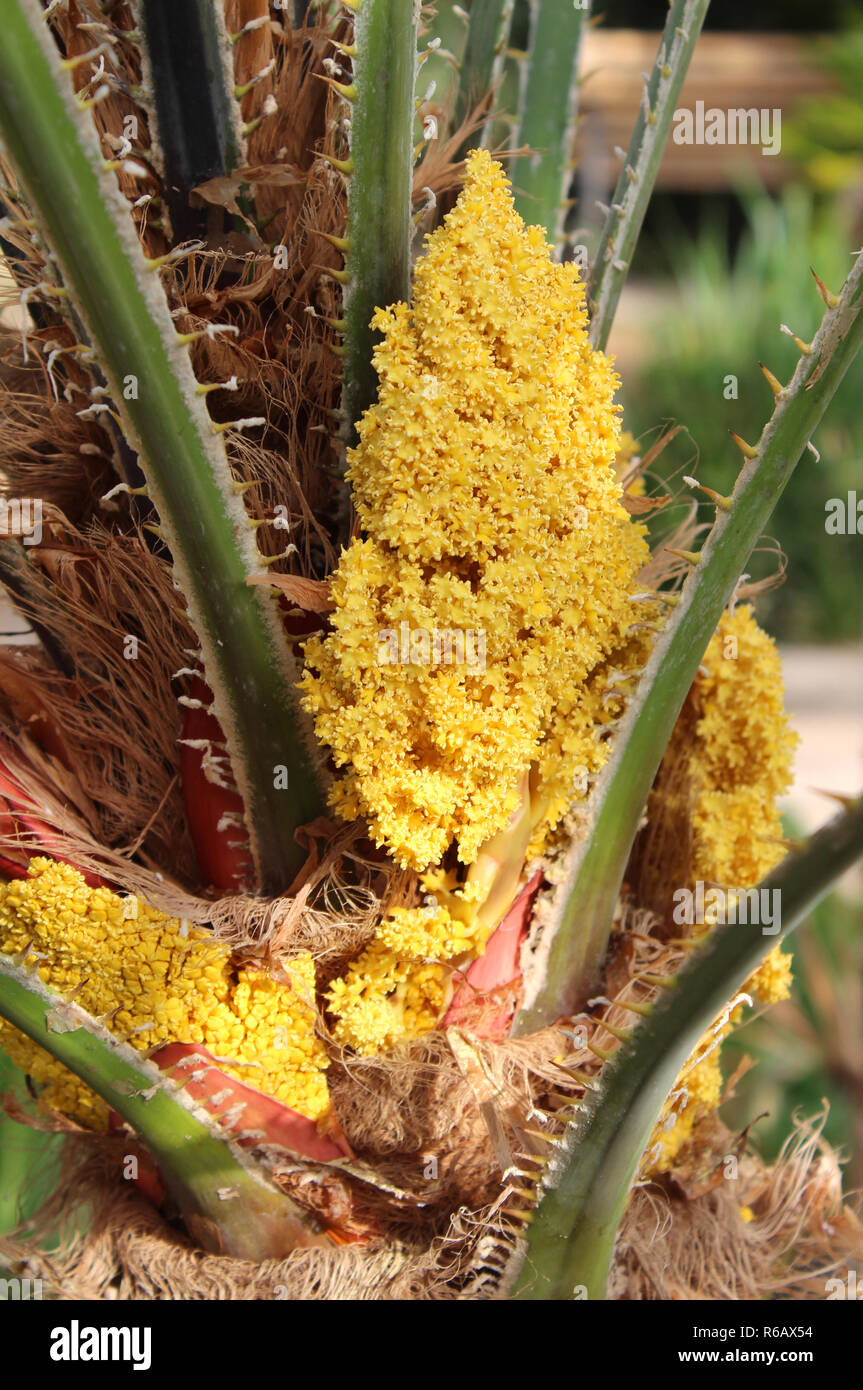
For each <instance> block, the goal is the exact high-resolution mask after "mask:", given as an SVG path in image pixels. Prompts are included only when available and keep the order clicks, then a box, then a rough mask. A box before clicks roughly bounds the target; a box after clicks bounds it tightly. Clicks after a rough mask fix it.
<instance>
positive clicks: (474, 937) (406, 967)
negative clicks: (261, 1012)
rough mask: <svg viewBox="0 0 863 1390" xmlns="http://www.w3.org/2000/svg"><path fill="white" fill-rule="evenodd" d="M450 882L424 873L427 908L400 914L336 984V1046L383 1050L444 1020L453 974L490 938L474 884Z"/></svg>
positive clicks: (330, 1002)
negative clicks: (481, 920)
mask: <svg viewBox="0 0 863 1390" xmlns="http://www.w3.org/2000/svg"><path fill="white" fill-rule="evenodd" d="M450 882H451V879H450V876H449V875H446V874H444V873H442V872H441V871H430V872H429V873H427V874H425V875H423V887H424V888H425V889H426V890H427V898H428V902H427V904H426V905H425V906H423V907H414V908H405V907H396V908H393V909H392V911H391V912H390V914H389V916H387V917H386V918H385V919H384V920H383V922H382V923H381V924H380V926H379V927H378V929H377V932H376V935H375V939H374V941H372V942H371V943H370V945H368V946H367V947H366V949H365V950H364V951H363V952H362V954H361V955H360V956H358V957H357V959H356V960H355V961H352V962H351V965H350V966H349V968H348V971H347V973H346V975H345V976H344V977H343V978H341V979H336V980H334V981H333V983H332V985H331V986H330V990H329V993H328V995H327V1006H328V1008H329V1009H330V1011H331V1012H332V1013H333V1014H335V1016H336V1019H337V1022H336V1025H335V1028H334V1030H333V1035H334V1037H335V1038H336V1041H337V1042H340V1043H342V1044H344V1045H347V1046H350V1047H353V1048H355V1049H356V1050H357V1051H358V1052H362V1053H370V1052H379V1051H381V1050H383V1049H384V1048H387V1047H392V1046H393V1044H394V1043H396V1042H402V1041H406V1040H408V1039H410V1038H417V1037H420V1036H421V1035H422V1034H423V1033H427V1032H429V1031H430V1030H431V1029H432V1028H434V1026H435V1024H436V1023H437V1022H438V1021H439V1019H440V1016H441V1014H442V1012H443V1010H444V1008H445V1006H446V1004H447V1002H448V999H449V996H450V994H451V988H450V987H451V983H452V979H453V973H454V969H455V968H456V967H457V966H461V965H464V964H466V963H467V962H468V961H469V960H473V959H475V957H476V956H478V955H479V954H480V953H481V951H482V949H483V947H484V946H485V943H486V939H487V937H488V934H489V927H488V926H481V925H480V924H479V923H478V922H477V920H476V913H475V911H474V910H473V909H474V907H475V902H474V899H475V897H476V894H475V893H473V892H472V888H473V887H474V885H472V884H466V885H464V887H461V888H459V887H456V886H455V885H452V886H451V887H448V886H447V885H448V884H450ZM435 890H436V891H435ZM480 891H481V890H480Z"/></svg>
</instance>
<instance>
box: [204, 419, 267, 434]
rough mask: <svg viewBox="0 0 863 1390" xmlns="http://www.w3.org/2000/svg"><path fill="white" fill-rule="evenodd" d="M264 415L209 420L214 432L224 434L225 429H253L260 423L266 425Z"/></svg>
mask: <svg viewBox="0 0 863 1390" xmlns="http://www.w3.org/2000/svg"><path fill="white" fill-rule="evenodd" d="M266 423H267V417H266V416H265V415H249V416H247V417H246V419H245V420H211V421H210V426H211V428H212V430H213V433H214V434H224V433H225V431H226V430H253V429H258V428H259V427H260V426H261V425H266Z"/></svg>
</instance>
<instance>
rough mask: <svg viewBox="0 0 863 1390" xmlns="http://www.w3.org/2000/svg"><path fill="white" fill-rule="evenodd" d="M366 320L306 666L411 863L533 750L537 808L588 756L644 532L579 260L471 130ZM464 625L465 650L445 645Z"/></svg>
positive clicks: (506, 795) (336, 743) (500, 787)
mask: <svg viewBox="0 0 863 1390" xmlns="http://www.w3.org/2000/svg"><path fill="white" fill-rule="evenodd" d="M374 321H375V325H376V327H377V328H379V329H380V330H381V333H382V335H383V341H382V342H381V344H380V346H379V347H378V349H377V351H376V354H375V365H376V367H377V371H378V374H379V377H380V391H379V397H378V402H377V404H376V405H374V406H372V407H371V409H370V410H368V411H367V412H366V414H365V416H364V418H363V420H362V422H361V424H360V427H359V435H360V440H359V444H358V446H357V447H356V448H355V449H354V450H352V451H351V455H350V469H349V476H350V479H351V482H352V485H353V490H354V500H355V504H356V508H357V512H358V514H359V518H360V521H361V525H362V528H363V532H364V538H363V539H357V540H354V541H353V542H352V544H351V545H350V547H349V548H348V549H347V550H346V551H345V552H344V553H343V555H342V558H341V561H340V564H339V567H338V571H337V573H336V575H335V576H334V579H333V583H332V597H333V600H334V603H335V612H334V614H333V619H332V631H331V633H330V634H329V635H328V636H326V637H324V638H317V637H315V638H312V639H310V640H309V641H308V642H307V644H306V666H307V669H306V674H305V676H304V679H303V683H302V686H303V690H304V700H305V704H306V707H307V708H308V710H309V711H310V712H312V713H313V714H314V716H315V724H316V731H317V735H318V737H319V738H320V739H321V741H322V742H323V743H325V744H328V745H329V747H330V748H331V749H332V752H333V756H334V758H335V761H336V763H337V765H338V766H340V767H342V768H344V769H345V773H344V776H343V777H342V778H341V779H340V780H339V781H338V783H337V785H336V788H335V791H334V795H333V804H334V806H335V807H336V808H337V809H338V810H339V811H340V812H341V813H342V814H343V815H344V816H346V817H348V818H352V817H355V816H360V815H361V816H364V817H366V818H367V820H368V822H369V825H370V828H371V833H372V835H373V836H374V837H375V839H376V841H377V843H378V844H382V845H386V846H387V848H388V849H389V850H390V852H391V853H392V855H393V856H394V857H395V859H396V860H397V861H398V862H399V863H400V864H402V865H403V866H405V867H413V868H415V869H420V870H421V869H423V868H425V867H426V866H427V865H429V864H438V863H440V861H441V859H442V857H443V855H444V853H445V852H446V850H447V849H448V847H449V846H450V845H451V844H452V843H453V841H455V843H456V845H457V848H458V856H459V858H460V860H461V861H462V862H463V863H471V862H472V861H473V859H474V858H475V857H476V854H477V851H478V849H479V847H480V846H481V845H482V844H483V843H484V842H485V841H486V840H488V838H489V837H490V836H492V835H493V834H495V833H496V832H497V831H498V830H499V829H500V828H501V827H502V826H503V825H505V824H506V822H507V820H508V818H509V816H510V815H511V813H512V811H513V809H514V807H515V805H516V801H517V797H518V787H519V783H520V781H521V779H522V777H523V775H524V773H525V771H526V770H527V769H528V768H529V767H531V766H533V767H534V769H535V772H534V780H533V783H532V787H535V788H536V790H537V796H538V798H539V799H540V801H541V804H542V806H543V820H542V826H541V829H543V830H549V829H551V828H552V827H553V825H554V824H555V823H556V822H557V821H559V820H560V818H561V816H562V815H563V814H564V812H565V810H566V809H567V807H568V806H569V805H571V803H572V801H573V799H574V796H575V795H576V792H577V789H578V787H579V785H580V784H582V783H583V777H584V774H585V773H592V772H594V771H596V770H597V768H598V767H599V766H600V765H601V763H602V761H603V758H604V756H605V750H604V748H603V746H602V745H601V744H599V743H597V741H596V739H595V737H594V734H595V729H596V723H597V721H598V719H600V718H601V716H602V712H603V709H604V705H603V699H604V690H603V688H602V687H601V686H600V685H599V684H598V683H596V682H595V683H594V686H593V688H591V683H590V677H591V674H592V673H593V672H595V671H596V670H597V669H598V668H600V667H601V666H602V663H603V662H604V661H606V660H607V659H608V658H609V657H610V655H611V654H612V653H613V652H614V651H615V649H617V648H619V647H621V646H622V644H623V641H624V638H625V634H626V632H627V630H628V628H629V627H630V626H631V625H632V624H633V622H634V621H635V620H636V618H641V617H643V616H644V613H643V609H642V611H641V612H639V611H638V606H637V605H633V603H632V602H631V595H632V592H633V588H634V581H635V576H636V574H637V572H638V570H639V568H640V567H641V565H642V564H643V563H644V561H645V559H646V557H647V546H646V542H645V540H644V527H643V526H642V525H640V524H638V523H635V522H633V521H631V520H630V518H629V516H628V514H627V513H626V511H625V510H624V508H623V507H622V506H621V501H620V499H621V485H620V481H619V479H618V477H617V474H616V472H615V468H614V460H615V455H616V453H617V448H618V441H619V422H618V407H616V406H615V405H614V403H613V396H614V392H615V389H616V387H617V384H618V382H617V377H616V375H615V373H614V371H613V370H612V366H611V363H610V361H609V360H608V358H606V357H605V356H603V354H602V353H599V352H596V351H594V350H593V349H592V348H591V347H590V345H589V343H588V339H587V333H586V311H585V304H584V289H583V286H582V285H581V283H580V282H579V279H578V272H577V269H576V267H575V266H574V265H572V264H568V265H556V264H554V263H553V262H552V260H551V255H550V251H549V248H548V246H547V245H546V242H545V237H544V234H543V232H542V229H541V228H539V227H525V226H524V224H523V223H522V221H521V219H520V218H519V217H518V215H517V213H516V212H515V209H514V207H513V204H512V199H511V197H510V193H509V187H508V183H507V180H506V178H505V177H504V174H503V171H502V169H501V168H500V166H499V165H498V164H496V163H495V162H494V161H493V160H492V159H491V158H490V156H489V155H488V154H487V152H485V151H482V150H478V151H476V152H475V153H474V154H473V155H472V156H471V157H470V159H469V161H468V166H467V177H466V182H465V186H464V189H463V191H462V193H461V195H460V197H459V199H458V202H457V204H456V206H455V208H454V209H453V211H452V212H451V213H450V214H449V216H448V217H447V218H446V219H445V222H444V225H443V226H442V227H441V228H439V229H438V230H437V231H436V232H434V233H433V234H432V235H431V236H430V237H429V239H428V242H427V249H426V254H425V256H424V257H423V259H422V260H421V261H420V262H419V264H418V266H417V270H416V278H415V287H414V297H413V303H412V305H411V306H410V307H409V306H408V305H406V304H397V305H395V306H392V307H391V308H389V309H385V310H379V311H378V312H377V314H376V316H375V320H374ZM402 633H405V634H409V640H408V641H407V642H406V643H405V644H402V643H401V641H399V648H398V659H393V647H392V645H387V644H391V642H392V635H393V634H398V635H399V638H400V636H401V634H402ZM415 634H420V637H421V640H420V641H419V642H417V643H416V644H414V641H413V638H414V635H415ZM423 634H424V635H425V644H426V648H428V647H430V649H431V651H432V654H433V656H434V654H435V652H436V651H439V653H440V655H441V656H442V658H443V659H437V660H434V659H433V660H431V661H429V660H428V655H427V651H425V650H424V648H423V642H422V635H423ZM454 634H455V635H456V636H455V637H454ZM459 634H460V635H461V640H462V643H463V645H464V650H465V653H466V657H465V659H464V660H460V661H459V662H458V663H455V662H448V661H447V660H446V655H447V653H448V651H450V650H451V649H452V646H451V644H452V643H453V642H454V641H455V650H456V651H459V646H458V635H459ZM436 636H437V638H438V642H439V646H438V648H435V645H434V639H435V637H436ZM480 650H481V651H482V659H481V660H480V659H479V651H480ZM471 657H473V660H471ZM382 658H383V659H382Z"/></svg>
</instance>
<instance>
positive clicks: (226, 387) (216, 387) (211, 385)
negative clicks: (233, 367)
mask: <svg viewBox="0 0 863 1390" xmlns="http://www.w3.org/2000/svg"><path fill="white" fill-rule="evenodd" d="M239 386H240V384H239V381H238V379H237V377H235V376H232V377H229V379H228V380H227V381H199V382H198V383H197V385H196V387H195V395H197V396H208V395H209V394H210V392H211V391H238V390H239Z"/></svg>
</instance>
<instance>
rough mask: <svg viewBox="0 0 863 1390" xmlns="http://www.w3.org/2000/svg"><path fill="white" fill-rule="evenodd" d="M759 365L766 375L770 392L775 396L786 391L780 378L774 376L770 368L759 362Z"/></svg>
mask: <svg viewBox="0 0 863 1390" xmlns="http://www.w3.org/2000/svg"><path fill="white" fill-rule="evenodd" d="M758 365H759V367H760V368H761V370H762V372H763V373H764V377H765V380H766V381H767V384H768V386H769V387H770V390H771V391H772V392H773V394H774V396H778V395H780V394H781V393H782V392H783V391H784V390H785V387H784V386H783V385H782V382H781V381H780V380H779V378H778V377H776V376H774V375H773V373H772V372H771V370H770V368H769V367H765V365H764V363H763V362H759V363H758Z"/></svg>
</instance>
